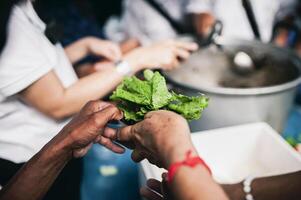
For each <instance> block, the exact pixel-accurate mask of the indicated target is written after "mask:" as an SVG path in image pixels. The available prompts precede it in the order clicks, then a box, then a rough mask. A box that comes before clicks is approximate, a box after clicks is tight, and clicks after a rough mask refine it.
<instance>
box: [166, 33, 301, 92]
mask: <svg viewBox="0 0 301 200" xmlns="http://www.w3.org/2000/svg"><path fill="white" fill-rule="evenodd" d="M218 41H219V43H221V44H230V45H237V44H249V45H251V46H252V45H264V46H265V47H270V48H274V49H278V50H280V51H282V52H283V53H287V54H288V55H290V56H291V57H292V59H293V60H296V61H297V62H299V63H300V64H299V71H300V75H299V77H298V78H296V79H295V80H292V81H290V82H287V83H283V84H280V85H274V86H268V87H258V88H225V87H208V86H206V87H202V86H199V87H193V86H191V85H188V84H185V83H179V82H177V81H175V80H173V79H172V78H170V76H169V75H168V74H166V73H164V75H165V77H166V78H167V80H169V81H170V82H171V83H173V84H176V85H178V86H181V87H185V88H187V89H190V90H194V91H199V92H202V93H212V94H216V95H230V96H254V95H267V94H274V93H279V92H283V91H286V90H290V89H293V88H295V87H297V86H298V85H299V84H301V67H300V66H301V59H300V58H299V57H298V56H297V55H296V54H295V53H294V52H293V51H292V50H289V49H282V48H279V47H276V46H274V45H273V44H264V43H261V42H259V41H256V40H255V41H247V40H243V39H234V38H225V37H219V38H218Z"/></svg>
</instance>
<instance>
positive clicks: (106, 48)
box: [87, 37, 122, 61]
mask: <svg viewBox="0 0 301 200" xmlns="http://www.w3.org/2000/svg"><path fill="white" fill-rule="evenodd" d="M87 40H88V49H89V52H90V54H93V55H96V56H102V57H105V58H106V59H108V60H109V61H118V60H120V59H121V57H122V53H121V49H120V47H119V45H118V44H116V43H114V42H111V41H107V40H101V39H98V38H94V37H91V38H88V39H87Z"/></svg>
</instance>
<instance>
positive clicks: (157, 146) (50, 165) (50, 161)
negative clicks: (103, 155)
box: [0, 101, 228, 200]
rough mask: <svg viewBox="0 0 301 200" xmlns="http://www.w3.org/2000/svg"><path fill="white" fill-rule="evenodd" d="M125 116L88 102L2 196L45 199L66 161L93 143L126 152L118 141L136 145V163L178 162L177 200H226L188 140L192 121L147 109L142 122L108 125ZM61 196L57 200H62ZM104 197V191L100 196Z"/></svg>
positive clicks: (16, 199) (168, 164) (112, 108)
mask: <svg viewBox="0 0 301 200" xmlns="http://www.w3.org/2000/svg"><path fill="white" fill-rule="evenodd" d="M121 118H122V113H121V112H120V111H119V110H118V109H117V107H116V106H114V105H110V104H108V103H104V102H100V101H91V102H89V103H88V104H87V105H86V106H85V107H84V108H83V109H82V111H80V112H79V114H78V115H77V116H76V117H75V118H74V119H73V120H72V121H71V122H70V123H69V124H68V125H66V126H65V127H64V128H63V129H62V130H61V131H60V132H59V134H57V135H56V136H55V137H54V138H53V139H52V140H51V141H50V142H48V143H47V144H46V145H45V146H44V147H43V148H42V149H41V150H40V151H39V152H38V153H37V154H36V155H35V156H34V157H33V158H32V159H30V160H29V161H28V163H26V164H25V165H24V167H22V168H21V169H20V170H19V172H18V173H17V174H16V175H15V176H14V177H13V178H12V179H11V180H10V181H9V183H8V184H7V185H6V186H5V187H4V188H3V190H1V191H0V199H1V200H11V199H14V200H25V199H26V200H38V199H43V197H44V196H45V194H46V193H47V191H48V190H49V188H50V187H51V185H52V184H53V182H54V181H55V179H56V177H57V176H58V175H59V173H60V171H61V170H62V169H63V168H64V166H65V165H66V163H68V162H69V161H70V160H72V159H74V158H78V157H82V156H84V155H85V154H86V153H87V151H88V149H89V148H90V147H91V145H92V144H93V143H100V144H102V145H104V146H106V147H107V148H108V149H110V150H111V151H114V152H116V153H123V152H124V148H122V147H121V146H119V145H117V144H114V143H113V142H114V141H116V140H117V141H119V142H122V143H126V144H127V145H128V146H130V147H132V148H133V149H134V151H133V154H132V158H133V160H134V161H136V162H138V161H140V160H142V159H144V158H147V159H148V160H149V161H150V162H153V163H155V164H157V165H158V166H161V167H164V168H166V169H167V168H171V167H172V166H178V167H177V168H176V169H175V170H174V171H173V175H172V176H171V175H170V180H169V187H170V188H171V191H172V194H173V195H174V196H176V197H177V198H176V199H178V200H187V199H203V200H211V199H212V200H213V199H218V200H227V199H228V198H227V196H226V195H225V193H224V192H223V190H222V188H221V187H219V186H218V184H216V183H215V182H214V181H213V179H212V177H211V176H210V169H209V168H208V167H207V166H206V164H205V162H204V161H203V160H202V159H201V158H200V157H199V156H198V154H197V152H196V150H195V148H194V146H193V144H192V141H191V138H190V131H189V127H188V123H187V121H186V120H185V119H184V118H183V117H181V116H180V115H178V114H176V113H173V112H169V111H156V112H150V113H148V114H147V115H146V116H145V119H144V120H143V121H141V122H139V123H137V124H135V125H133V126H128V127H124V128H122V129H121V130H120V131H117V130H116V129H111V128H108V127H106V125H107V123H108V122H109V121H110V120H120V119H121ZM171 136H172V137H171ZM179 144H181V145H179ZM188 152H189V157H188V156H187V153H188ZM189 160H195V161H196V162H194V164H193V165H188V164H187V165H185V164H183V165H178V163H179V162H182V161H187V162H189ZM170 173H172V171H170ZM192 177H193V178H192ZM196 180H201V181H196ZM117 192H118V191H117ZM60 195H61V196H60ZM60 195H58V197H59V198H58V199H64V198H62V197H63V196H62V194H60ZM103 195H104V194H102V193H100V194H99V197H101V196H103Z"/></svg>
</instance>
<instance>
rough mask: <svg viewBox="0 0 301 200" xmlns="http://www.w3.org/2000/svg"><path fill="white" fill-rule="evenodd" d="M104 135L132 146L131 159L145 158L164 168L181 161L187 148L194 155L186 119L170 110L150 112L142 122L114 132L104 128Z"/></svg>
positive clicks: (138, 160)
mask: <svg viewBox="0 0 301 200" xmlns="http://www.w3.org/2000/svg"><path fill="white" fill-rule="evenodd" d="M104 136H105V137H107V138H111V139H117V140H118V141H120V142H122V143H123V142H126V143H127V145H128V147H130V148H132V149H134V151H133V153H132V159H133V160H134V161H135V162H140V161H141V160H143V159H145V158H147V159H148V160H149V161H150V162H151V163H153V164H155V165H157V166H159V167H164V168H166V169H167V168H168V167H169V166H170V164H172V163H174V162H178V161H182V160H184V159H185V156H186V153H187V152H188V151H189V150H191V151H192V153H193V154H195V155H196V154H197V153H196V150H195V149H194V147H193V145H192V142H191V138H190V130H189V127H188V124H187V121H186V120H185V119H184V118H183V117H181V116H180V115H178V114H176V113H174V112H170V111H163V110H160V111H154V112H150V113H148V114H147V115H145V119H144V120H143V121H141V122H139V123H137V124H135V125H133V126H128V127H124V128H122V129H121V130H120V131H119V132H118V133H116V131H114V130H110V129H107V131H105V133H104Z"/></svg>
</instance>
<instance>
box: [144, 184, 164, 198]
mask: <svg viewBox="0 0 301 200" xmlns="http://www.w3.org/2000/svg"><path fill="white" fill-rule="evenodd" d="M140 194H141V196H142V197H144V198H145V199H147V200H163V196H162V195H160V194H158V193H156V192H154V191H152V190H151V189H149V188H146V187H142V188H141V189H140Z"/></svg>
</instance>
